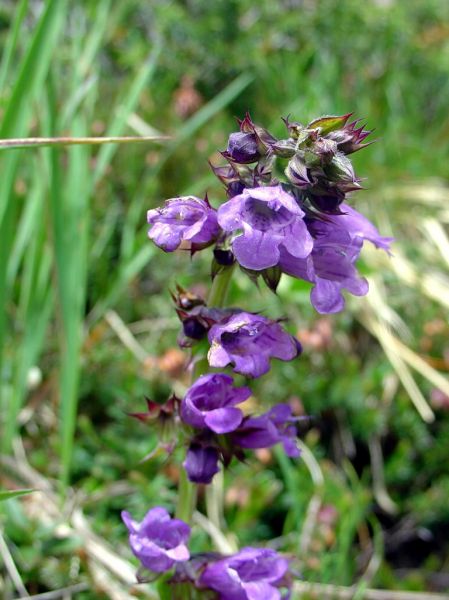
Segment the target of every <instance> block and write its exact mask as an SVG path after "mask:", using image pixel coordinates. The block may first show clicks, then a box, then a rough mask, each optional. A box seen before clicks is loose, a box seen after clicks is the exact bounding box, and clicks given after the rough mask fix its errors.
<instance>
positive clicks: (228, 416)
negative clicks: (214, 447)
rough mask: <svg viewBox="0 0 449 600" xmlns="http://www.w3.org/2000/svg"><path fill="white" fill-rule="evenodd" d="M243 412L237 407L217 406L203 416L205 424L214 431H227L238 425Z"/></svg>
mask: <svg viewBox="0 0 449 600" xmlns="http://www.w3.org/2000/svg"><path fill="white" fill-rule="evenodd" d="M242 419H243V413H242V411H241V410H240V409H239V408H233V407H229V408H217V409H216V410H212V411H210V412H209V413H208V414H207V415H206V417H205V418H204V422H205V424H206V425H207V426H208V427H209V429H212V431H214V432H215V433H229V432H230V431H234V429H237V427H238V426H239V425H240V423H241V422H242Z"/></svg>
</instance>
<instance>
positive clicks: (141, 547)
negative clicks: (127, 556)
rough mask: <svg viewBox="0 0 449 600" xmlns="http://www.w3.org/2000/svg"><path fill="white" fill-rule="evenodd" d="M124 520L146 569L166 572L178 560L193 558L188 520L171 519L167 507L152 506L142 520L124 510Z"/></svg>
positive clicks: (137, 553)
mask: <svg viewBox="0 0 449 600" xmlns="http://www.w3.org/2000/svg"><path fill="white" fill-rule="evenodd" d="M122 519H123V522H124V523H125V525H126V527H127V528H128V531H129V543H130V546H131V550H132V551H133V553H134V554H135V556H137V558H138V559H139V560H140V562H141V563H142V565H143V566H144V567H145V568H146V569H149V570H150V571H153V572H154V573H163V572H164V571H168V570H169V569H171V567H172V566H173V565H174V564H175V563H176V562H182V561H186V560H188V559H189V557H190V554H189V550H188V548H187V546H186V542H187V540H188V539H189V536H190V527H189V526H188V525H187V523H184V521H180V520H179V519H171V518H170V515H169V514H168V512H167V511H166V510H165V508H161V507H159V506H157V507H156V508H152V509H151V510H149V511H148V512H147V514H146V515H145V517H144V519H143V521H142V522H141V523H138V522H137V521H134V520H133V519H132V517H131V515H130V514H129V513H128V512H126V511H123V512H122Z"/></svg>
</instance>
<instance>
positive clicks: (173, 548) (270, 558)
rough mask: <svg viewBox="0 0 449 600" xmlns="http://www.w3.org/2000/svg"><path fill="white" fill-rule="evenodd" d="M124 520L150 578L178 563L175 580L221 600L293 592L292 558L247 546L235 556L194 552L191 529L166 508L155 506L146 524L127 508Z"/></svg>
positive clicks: (274, 595)
mask: <svg viewBox="0 0 449 600" xmlns="http://www.w3.org/2000/svg"><path fill="white" fill-rule="evenodd" d="M122 519H123V521H124V523H125V525H126V527H127V528H128V531H129V541H130V545H131V549H132V551H133V552H134V554H135V555H136V557H137V558H138V559H139V561H140V562H141V564H142V567H143V569H144V570H145V572H146V573H147V574H148V576H149V577H150V578H153V577H154V576H155V575H157V574H160V573H165V572H168V571H170V570H171V569H172V568H173V567H175V568H176V570H175V573H174V575H173V577H172V579H171V584H173V585H175V584H176V583H177V582H183V583H189V584H191V585H192V586H193V587H194V588H196V589H198V590H211V591H213V592H216V593H217V594H218V597H219V598H220V599H221V600H254V599H261V600H262V599H268V598H270V599H273V600H275V599H280V598H281V593H280V591H279V590H280V589H281V588H284V589H285V590H286V596H287V595H288V590H289V588H290V577H289V573H288V568H289V565H288V561H287V560H286V559H285V558H283V557H281V556H280V555H279V554H278V553H277V552H275V551H274V550H271V549H268V548H266V549H265V548H250V547H248V548H243V549H242V550H240V552H237V553H236V554H233V555H231V556H222V555H217V554H210V555H209V556H206V557H204V556H202V557H201V556H199V557H196V556H193V555H192V556H191V555H190V552H189V550H188V548H187V545H186V544H187V542H188V539H189V537H190V527H189V526H188V525H187V523H184V521H181V520H180V519H172V518H170V515H169V514H168V512H167V511H166V509H165V508H161V507H155V508H152V509H151V510H150V511H148V513H147V514H146V515H145V517H144V519H143V521H142V522H141V523H138V522H137V521H134V520H133V519H132V518H131V516H130V515H129V514H128V513H127V512H125V511H123V512H122ZM141 578H142V579H143V577H142V574H141ZM286 596H284V597H286Z"/></svg>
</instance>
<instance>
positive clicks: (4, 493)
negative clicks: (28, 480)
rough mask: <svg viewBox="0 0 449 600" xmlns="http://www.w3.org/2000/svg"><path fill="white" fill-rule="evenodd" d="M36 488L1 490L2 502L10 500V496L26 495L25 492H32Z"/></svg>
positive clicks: (0, 497) (0, 499) (0, 500)
mask: <svg viewBox="0 0 449 600" xmlns="http://www.w3.org/2000/svg"><path fill="white" fill-rule="evenodd" d="M32 492H34V490H31V489H26V490H0V502H4V501H5V500H10V498H18V497H19V496H25V494H31V493H32Z"/></svg>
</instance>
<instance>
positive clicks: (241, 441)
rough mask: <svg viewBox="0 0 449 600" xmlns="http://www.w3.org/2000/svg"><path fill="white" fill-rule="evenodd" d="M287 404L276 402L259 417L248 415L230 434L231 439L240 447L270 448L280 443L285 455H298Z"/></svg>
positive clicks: (293, 427) (295, 419)
mask: <svg viewBox="0 0 449 600" xmlns="http://www.w3.org/2000/svg"><path fill="white" fill-rule="evenodd" d="M297 420H298V419H297V418H295V417H293V415H292V411H291V408H290V406H289V405H288V404H278V405H277V406H274V407H273V408H272V409H271V410H269V411H268V412H266V413H264V414H263V415H260V416H259V417H249V418H247V419H245V420H244V422H243V423H242V425H241V426H240V427H239V428H238V429H237V431H235V432H234V433H233V434H232V441H233V443H234V444H236V445H237V446H240V448H252V449H257V448H271V446H274V445H275V444H278V443H282V444H283V445H284V450H285V453H286V454H287V456H290V457H292V458H295V457H298V456H299V454H300V452H299V449H298V447H297V445H296V427H295V425H294V423H295V421H297Z"/></svg>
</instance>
